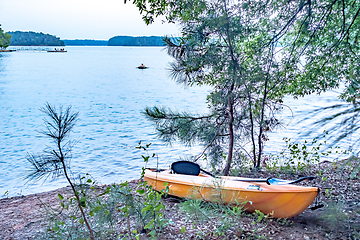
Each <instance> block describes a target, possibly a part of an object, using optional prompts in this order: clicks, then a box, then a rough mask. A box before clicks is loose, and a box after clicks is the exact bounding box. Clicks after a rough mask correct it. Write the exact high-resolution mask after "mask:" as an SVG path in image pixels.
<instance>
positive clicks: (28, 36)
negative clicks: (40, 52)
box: [8, 31, 165, 46]
mask: <svg viewBox="0 0 360 240" xmlns="http://www.w3.org/2000/svg"><path fill="white" fill-rule="evenodd" d="M8 33H9V34H11V36H12V37H11V42H10V46H65V45H66V46H164V45H165V44H164V42H163V37H159V36H150V37H132V36H116V37H112V38H110V39H109V40H108V41H106V40H92V39H75V40H60V38H58V37H56V36H52V35H49V34H44V33H42V32H40V33H36V32H22V31H16V32H8Z"/></svg>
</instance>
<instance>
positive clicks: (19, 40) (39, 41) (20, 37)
mask: <svg viewBox="0 0 360 240" xmlns="http://www.w3.org/2000/svg"><path fill="white" fill-rule="evenodd" d="M8 34H10V35H11V40H10V46H65V43H64V42H63V41H61V40H60V38H58V37H56V36H53V35H50V34H44V33H42V32H40V33H36V32H21V31H16V32H8Z"/></svg>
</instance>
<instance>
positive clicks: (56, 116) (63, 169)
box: [25, 103, 94, 240]
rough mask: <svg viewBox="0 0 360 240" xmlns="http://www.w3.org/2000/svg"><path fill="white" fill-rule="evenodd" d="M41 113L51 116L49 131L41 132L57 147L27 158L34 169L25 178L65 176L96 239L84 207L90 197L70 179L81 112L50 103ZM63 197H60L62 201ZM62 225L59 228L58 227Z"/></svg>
mask: <svg viewBox="0 0 360 240" xmlns="http://www.w3.org/2000/svg"><path fill="white" fill-rule="evenodd" d="M40 111H41V112H43V113H44V114H46V117H47V118H44V124H45V130H42V131H40V133H42V134H43V135H44V136H46V137H48V138H49V139H50V140H51V142H52V143H53V148H52V147H50V146H49V147H48V148H47V149H45V150H44V151H43V153H42V154H38V155H34V154H28V155H27V157H26V159H27V160H28V161H29V162H30V164H31V166H32V169H31V170H29V174H28V175H27V176H26V177H25V178H26V179H27V180H28V181H38V180H40V179H44V178H45V180H46V179H48V178H49V177H53V178H58V177H60V176H64V177H65V178H66V180H67V182H68V183H69V184H70V186H71V190H72V193H73V196H74V198H73V200H75V201H76V204H77V206H78V208H79V210H80V212H81V216H82V218H80V220H81V223H85V225H86V228H87V229H88V233H87V234H88V235H89V236H90V239H92V240H94V232H93V230H92V229H91V226H90V224H89V222H88V220H87V217H86V214H85V212H84V208H86V207H87V206H86V197H84V196H83V192H79V191H77V190H76V188H75V184H74V183H73V181H72V180H71V178H70V174H71V172H70V160H71V156H72V155H71V150H72V147H73V145H74V142H73V141H71V140H68V139H69V135H70V132H71V131H72V128H73V127H74V126H75V123H76V121H77V118H78V115H79V113H78V112H73V111H72V110H71V106H68V107H67V108H66V109H65V110H64V109H63V106H60V108H59V109H56V107H55V106H51V105H50V104H49V103H46V104H45V107H43V108H40ZM61 197H62V196H61V195H60V196H59V198H61ZM80 220H79V221H80ZM61 225H62V224H61ZM59 226H60V225H57V228H58V227H59Z"/></svg>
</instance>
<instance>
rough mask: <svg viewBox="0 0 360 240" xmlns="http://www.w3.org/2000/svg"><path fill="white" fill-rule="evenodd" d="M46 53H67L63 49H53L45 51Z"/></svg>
mask: <svg viewBox="0 0 360 240" xmlns="http://www.w3.org/2000/svg"><path fill="white" fill-rule="evenodd" d="M47 52H62V53H64V52H67V51H66V50H65V49H64V48H60V49H57V48H55V49H54V50H47Z"/></svg>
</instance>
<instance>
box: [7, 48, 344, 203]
mask: <svg viewBox="0 0 360 240" xmlns="http://www.w3.org/2000/svg"><path fill="white" fill-rule="evenodd" d="M66 49H67V51H68V52H67V53H47V52H38V51H20V52H13V53H0V101H1V102H0V119H1V124H0V164H1V165H0V197H4V195H3V194H4V193H5V192H7V191H8V195H9V196H14V195H17V194H30V193H36V192H42V191H46V190H51V189H56V188H59V187H62V186H65V185H66V182H65V181H64V180H63V179H59V180H56V181H53V182H45V183H42V182H40V183H37V184H33V185H24V183H25V182H24V180H23V179H22V176H24V175H25V174H26V170H27V169H28V168H29V167H30V165H29V163H28V162H27V161H26V160H25V156H26V154H27V153H29V152H31V153H38V152H41V151H42V149H44V147H45V145H46V144H48V140H47V139H45V138H43V137H41V135H40V134H39V133H38V132H37V130H41V129H42V126H43V125H42V124H43V120H42V119H43V117H44V114H43V113H41V112H40V111H39V108H40V107H43V106H44V104H45V103H46V102H49V103H50V104H53V105H57V106H59V104H61V105H64V106H67V105H72V107H73V109H74V110H75V111H79V112H80V118H79V121H78V122H77V125H76V126H75V128H74V133H73V134H72V135H71V137H72V138H73V139H77V140H79V142H78V144H77V145H76V146H75V147H74V151H73V160H72V163H71V166H72V170H73V172H74V173H75V175H78V174H84V173H90V174H91V175H92V176H93V177H94V178H95V179H96V180H98V181H99V182H100V183H113V182H120V181H123V180H129V179H136V178H138V177H139V175H140V169H141V167H142V166H143V161H142V158H141V154H144V153H143V152H141V151H139V150H137V149H135V148H134V147H135V146H136V145H137V143H138V142H139V141H140V140H142V141H143V142H144V143H153V145H152V146H151V147H150V153H152V152H155V153H157V154H158V156H159V163H160V164H161V166H162V167H167V166H169V164H170V163H171V162H172V161H176V160H178V159H179V158H180V157H184V156H186V155H190V154H193V153H198V152H199V151H200V148H198V147H193V148H191V149H188V148H185V147H182V146H181V145H174V146H172V147H170V146H166V145H164V144H163V143H161V142H160V141H158V140H157V139H156V135H155V133H154V128H153V126H152V125H151V124H150V123H149V122H148V121H147V120H146V119H145V117H144V116H143V115H142V114H141V113H140V112H141V110H142V109H143V108H144V107H145V106H154V105H164V106H167V107H170V108H174V109H178V110H183V109H188V110H191V111H193V112H198V113H200V112H204V111H206V101H205V99H206V95H207V93H208V89H206V88H199V87H193V88H188V89H184V88H182V87H181V86H179V85H177V84H176V83H175V82H174V81H172V80H171V79H170V78H169V76H168V72H167V71H166V68H167V67H168V63H169V62H170V61H172V59H171V58H170V57H169V56H168V55H167V54H166V52H165V51H162V48H158V47H152V48H151V47H67V48H66ZM141 63H144V64H146V65H148V66H149V67H150V68H149V69H146V70H139V69H137V68H135V67H136V66H138V65H140V64H141ZM337 102H338V100H337V99H336V94H335V93H334V92H329V93H326V94H325V95H324V96H322V97H319V96H309V97H307V98H305V99H302V100H301V101H294V100H292V99H291V98H287V99H286V103H287V104H288V105H290V106H291V108H292V111H293V114H294V116H295V118H294V119H293V120H290V119H291V115H292V114H291V113H290V112H289V111H287V112H286V113H285V114H284V115H283V119H284V120H285V123H286V128H284V129H282V130H280V131H279V132H277V133H276V134H275V133H272V134H271V135H270V137H271V141H269V142H268V143H267V149H271V151H269V150H268V152H276V151H278V150H280V149H281V148H282V146H283V144H282V143H281V142H282V141H281V139H282V138H283V137H293V138H298V133H299V131H300V132H302V131H303V130H304V131H305V130H306V129H307V125H308V122H301V123H299V122H298V119H301V118H302V117H304V116H306V115H307V114H308V112H309V110H311V109H315V108H317V107H321V106H326V105H329V104H334V103H337ZM153 164H154V163H153Z"/></svg>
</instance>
